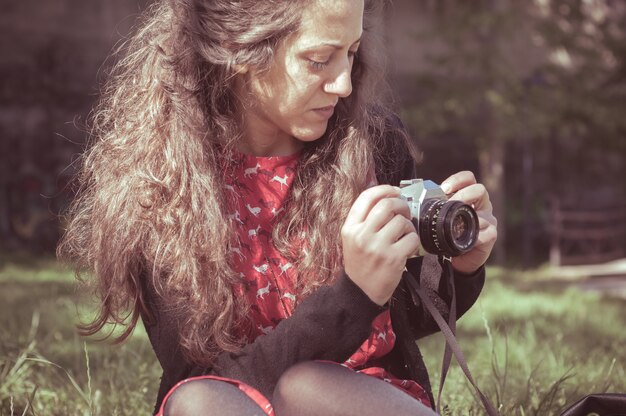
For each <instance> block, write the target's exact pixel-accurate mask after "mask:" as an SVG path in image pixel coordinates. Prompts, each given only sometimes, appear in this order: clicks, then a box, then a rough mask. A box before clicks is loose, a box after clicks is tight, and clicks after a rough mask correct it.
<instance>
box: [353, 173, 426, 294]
mask: <svg viewBox="0 0 626 416" xmlns="http://www.w3.org/2000/svg"><path fill="white" fill-rule="evenodd" d="M410 218H411V214H410V211H409V205H408V204H407V203H406V201H404V200H402V199H400V189H399V188H396V187H393V186H391V185H378V186H374V187H372V188H369V189H366V190H365V191H363V192H362V193H361V194H360V195H359V196H358V198H357V199H356V201H355V202H354V204H353V205H352V208H350V212H349V213H348V216H347V218H346V221H345V222H344V224H343V226H342V228H341V239H342V242H343V260H344V267H345V271H346V274H347V275H348V276H349V277H350V279H351V280H352V281H353V282H354V283H355V284H356V285H357V286H359V287H360V288H361V290H363V292H365V294H366V295H367V296H368V297H369V298H370V299H371V300H372V301H373V302H375V303H377V304H378V305H384V304H385V303H386V302H387V301H388V300H389V299H390V298H391V295H392V294H393V292H394V290H395V289H396V286H398V283H399V282H400V279H401V278H402V272H403V271H404V268H405V265H406V260H407V258H408V257H409V256H411V255H412V254H414V253H415V252H416V251H417V249H418V247H419V238H418V236H417V232H416V231H415V227H414V226H413V223H411V219H410Z"/></svg>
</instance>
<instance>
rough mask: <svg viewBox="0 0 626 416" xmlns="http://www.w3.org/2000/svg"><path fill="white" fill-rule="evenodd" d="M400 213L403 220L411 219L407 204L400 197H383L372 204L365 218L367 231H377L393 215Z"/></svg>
mask: <svg viewBox="0 0 626 416" xmlns="http://www.w3.org/2000/svg"><path fill="white" fill-rule="evenodd" d="M397 215H400V216H401V217H402V218H404V219H405V220H410V219H411V210H410V208H409V204H407V202H406V201H404V200H402V199H400V198H383V199H381V200H380V201H378V202H377V203H376V205H374V207H373V208H372V209H371V211H370V212H369V214H368V215H367V218H366V219H365V224H366V228H367V230H368V231H369V232H377V231H379V230H380V229H381V228H383V227H384V226H385V224H387V223H388V222H389V221H391V220H392V219H393V218H394V217H396V216H397Z"/></svg>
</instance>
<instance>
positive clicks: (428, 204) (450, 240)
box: [400, 179, 479, 257]
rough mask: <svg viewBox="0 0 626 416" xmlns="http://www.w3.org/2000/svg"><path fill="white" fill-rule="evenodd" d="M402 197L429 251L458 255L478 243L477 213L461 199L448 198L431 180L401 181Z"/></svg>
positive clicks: (420, 250)
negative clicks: (450, 199) (452, 199)
mask: <svg viewBox="0 0 626 416" xmlns="http://www.w3.org/2000/svg"><path fill="white" fill-rule="evenodd" d="M400 197H401V198H402V199H403V200H405V201H407V202H408V204H409V208H410V210H411V221H412V222H413V225H414V226H415V229H416V230H417V235H418V236H419V238H420V242H421V247H420V248H419V251H418V253H417V255H419V256H423V255H424V254H425V253H426V252H428V253H432V254H437V255H444V256H447V257H455V256H459V255H461V254H463V253H466V252H467V251H469V250H471V248H472V247H473V246H474V244H476V240H477V239H478V231H479V226H478V216H477V215H476V211H475V210H474V209H473V208H472V207H471V206H469V205H467V204H465V203H463V202H461V201H449V200H448V197H447V196H446V194H445V193H444V192H443V190H442V189H441V188H440V187H439V185H437V184H436V183H434V182H433V181H429V180H426V181H425V180H422V179H409V180H404V181H402V182H400Z"/></svg>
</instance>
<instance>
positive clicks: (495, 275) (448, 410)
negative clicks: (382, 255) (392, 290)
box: [0, 256, 626, 416]
mask: <svg viewBox="0 0 626 416" xmlns="http://www.w3.org/2000/svg"><path fill="white" fill-rule="evenodd" d="M489 276H490V278H489V281H488V284H487V286H486V288H485V290H484V292H483V294H482V295H481V297H480V299H479V301H478V303H477V304H476V305H475V306H474V308H472V310H471V311H470V312H468V314H467V315H466V316H465V317H463V318H462V319H461V321H460V322H459V332H458V339H459V342H460V344H461V347H462V349H463V351H464V353H465V356H466V358H467V360H468V362H469V365H470V368H471V369H472V372H473V374H474V377H475V378H476V380H477V382H478V384H479V385H480V387H481V388H482V389H483V391H484V392H485V393H486V394H487V395H488V396H489V397H490V398H491V400H492V401H493V402H494V403H496V405H497V406H499V408H500V411H501V413H502V414H503V415H524V416H525V415H542V416H543V415H557V414H559V413H560V411H561V410H562V409H563V408H564V407H565V406H566V404H570V403H573V402H574V401H576V400H577V399H578V398H579V397H580V396H582V395H584V394H588V393H592V392H606V391H614V392H626V374H625V373H626V367H625V366H626V350H625V349H624V348H623V345H626V331H624V330H623V328H624V327H625V326H626V313H625V312H626V302H624V301H623V300H616V299H607V298H602V297H600V296H599V295H593V294H585V293H581V292H579V291H577V290H575V289H569V290H563V289H562V286H556V285H546V284H542V282H538V281H537V279H536V278H532V276H531V275H528V274H522V273H518V272H515V271H507V270H496V269H491V270H490V273H489ZM77 305H80V309H81V313H90V311H89V308H88V305H89V302H88V299H86V298H84V297H82V296H81V295H79V294H78V293H77V291H76V289H75V285H74V281H73V275H72V273H71V272H69V271H68V270H66V269H64V268H62V267H60V266H59V265H58V264H57V263H56V262H55V261H54V259H50V258H48V259H32V258H29V257H28V256H23V257H19V256H18V257H13V258H11V259H10V260H9V259H8V258H7V257H0V317H1V318H0V416H4V415H141V414H149V413H150V412H151V411H152V405H153V401H154V398H155V395H156V389H157V387H158V382H159V376H160V370H159V367H158V364H157V362H156V359H155V357H154V354H153V353H152V350H151V348H150V345H149V342H148V340H147V337H146V334H145V331H144V330H143V327H141V325H140V326H139V327H138V328H137V330H136V331H135V333H134V334H133V336H132V337H131V338H130V340H129V341H128V342H126V343H124V344H122V345H117V346H112V345H110V344H109V343H98V342H90V341H86V340H83V339H80V338H79V337H78V336H77V335H76V332H75V329H74V324H75V323H76V321H77ZM83 310H84V311H86V312H83ZM420 345H421V347H422V352H423V354H424V356H425V358H426V361H427V364H428V367H429V369H430V372H431V379H432V383H433V386H438V383H439V368H440V365H441V364H440V361H441V356H442V352H443V338H442V337H441V336H440V335H435V336H433V337H430V338H428V339H425V340H423V341H422V342H420ZM435 394H436V393H435ZM442 404H443V414H444V415H482V414H484V412H483V411H482V410H481V406H480V405H479V404H478V402H477V401H476V399H475V398H474V394H473V392H472V390H471V388H470V386H469V383H467V381H465V377H464V376H463V374H462V372H461V371H460V369H459V368H458V367H457V366H456V365H453V367H452V369H451V370H450V374H449V375H448V377H447V381H446V386H445V389H444V393H443V398H442Z"/></svg>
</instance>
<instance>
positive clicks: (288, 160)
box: [159, 154, 430, 415]
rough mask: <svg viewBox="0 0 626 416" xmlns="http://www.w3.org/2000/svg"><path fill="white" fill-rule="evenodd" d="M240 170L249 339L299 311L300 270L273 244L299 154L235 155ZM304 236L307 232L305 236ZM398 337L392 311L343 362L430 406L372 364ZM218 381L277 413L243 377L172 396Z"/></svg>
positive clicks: (236, 207)
mask: <svg viewBox="0 0 626 416" xmlns="http://www.w3.org/2000/svg"><path fill="white" fill-rule="evenodd" d="M235 159H236V160H234V161H233V162H234V165H235V168H234V174H233V175H232V176H231V175H229V177H227V178H225V183H224V188H225V190H226V192H227V194H229V196H230V198H229V199H230V209H231V211H230V213H229V214H228V216H229V218H230V219H231V220H232V221H234V222H235V223H236V225H237V227H236V228H237V231H238V235H237V240H236V241H237V242H238V243H236V244H234V245H233V246H232V247H231V254H232V256H233V262H234V267H235V270H236V271H237V272H238V273H239V275H240V277H242V279H243V280H244V281H245V283H244V284H241V285H237V286H236V287H234V288H233V292H234V293H235V295H236V296H245V297H246V298H247V300H248V302H249V304H250V305H251V309H250V313H251V322H253V323H254V324H253V327H251V328H248V329H247V330H246V331H245V332H246V333H245V334H242V336H244V337H246V338H247V341H248V342H252V341H254V339H255V338H256V337H258V336H261V335H263V334H266V333H268V332H269V331H271V330H272V329H273V328H274V327H275V326H276V325H277V324H278V323H279V322H280V321H281V320H283V319H285V318H288V317H289V316H291V314H292V313H293V310H294V308H295V307H296V305H297V303H298V301H299V299H298V298H297V295H296V292H297V291H296V288H295V286H296V270H295V268H294V267H293V265H292V264H291V263H289V262H288V261H287V260H285V259H284V258H283V257H282V256H281V255H280V253H279V252H278V251H277V250H276V248H275V247H274V245H273V243H272V228H273V225H274V224H275V222H276V221H277V220H278V219H279V218H280V216H281V215H282V213H283V212H284V208H283V202H284V200H285V197H286V195H287V191H288V189H289V187H290V186H291V183H292V181H293V176H294V173H295V168H296V165H297V163H298V159H299V154H295V155H291V156H273V157H258V156H251V155H244V154H237V155H236V156H235ZM302 238H303V239H304V238H305V236H304V235H303V236H302ZM395 339H396V336H395V334H394V332H393V328H392V326H391V317H390V314H389V310H388V309H387V310H386V311H385V312H383V313H381V314H380V315H379V316H378V317H377V318H376V319H375V320H374V321H373V322H372V331H371V335H370V336H369V338H368V339H367V340H366V341H365V342H364V343H363V344H362V345H361V346H360V347H359V349H358V350H357V351H355V353H354V354H353V355H352V356H351V357H350V358H348V359H347V360H346V361H345V362H344V363H341V365H343V366H345V367H347V368H350V369H352V370H354V371H358V372H360V373H364V374H367V375H370V376H372V377H376V378H379V379H381V380H384V381H386V382H388V383H391V384H392V385H394V386H396V387H398V388H400V389H402V390H403V391H405V392H406V393H408V394H409V395H411V396H413V397H415V398H416V399H417V400H419V401H421V402H422V403H424V405H426V406H428V407H430V401H429V399H428V395H427V394H426V392H425V391H424V389H423V388H422V387H421V386H420V385H419V384H417V383H416V382H415V381H413V380H400V379H398V378H396V377H394V376H393V375H392V374H389V373H388V372H387V371H385V370H384V369H382V368H379V367H372V366H368V363H369V362H370V361H371V360H372V359H375V358H379V357H382V356H384V355H386V354H388V353H389V352H390V351H391V350H392V348H393V346H394V342H395ZM197 379H217V380H222V381H226V382H229V383H232V384H234V385H236V386H237V387H239V389H240V390H242V391H243V392H244V393H246V394H247V395H248V396H249V397H250V398H251V399H252V400H254V401H255V402H256V403H257V404H258V405H259V406H260V407H261V408H262V409H264V410H265V413H266V414H267V415H273V414H274V411H273V409H272V405H271V403H270V402H269V400H268V398H266V397H265V396H263V395H262V394H261V393H260V392H258V391H257V390H255V389H254V388H253V387H251V386H248V385H246V384H245V383H242V382H240V381H238V380H232V379H226V378H223V377H216V376H201V377H194V378H191V379H187V380H183V381H182V382H180V383H178V384H177V385H176V386H174V387H173V388H172V390H170V392H169V393H168V394H167V396H166V398H165V400H164V401H163V404H162V406H161V411H160V412H159V415H160V414H162V412H163V408H164V405H165V402H166V401H167V398H168V397H169V396H170V395H171V394H172V392H173V391H174V390H175V389H176V387H178V386H179V385H181V384H182V383H185V382H187V381H190V380H197Z"/></svg>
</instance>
